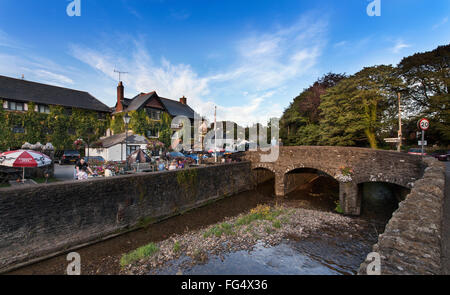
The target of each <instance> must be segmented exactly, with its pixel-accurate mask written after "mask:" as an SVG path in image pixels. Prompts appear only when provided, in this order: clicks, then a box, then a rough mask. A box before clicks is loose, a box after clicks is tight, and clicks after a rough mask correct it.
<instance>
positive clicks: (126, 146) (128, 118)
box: [123, 113, 131, 170]
mask: <svg viewBox="0 0 450 295" xmlns="http://www.w3.org/2000/svg"><path fill="white" fill-rule="evenodd" d="M130 120H131V117H130V116H129V115H128V113H125V116H124V117H123V122H125V161H126V169H127V170H128V124H129V123H130Z"/></svg>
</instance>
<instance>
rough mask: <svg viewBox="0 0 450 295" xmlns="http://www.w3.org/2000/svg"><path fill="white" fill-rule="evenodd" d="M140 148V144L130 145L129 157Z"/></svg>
mask: <svg viewBox="0 0 450 295" xmlns="http://www.w3.org/2000/svg"><path fill="white" fill-rule="evenodd" d="M138 149H139V146H138V145H129V146H128V147H127V157H128V156H129V155H131V154H132V153H134V152H135V151H137V150H138Z"/></svg>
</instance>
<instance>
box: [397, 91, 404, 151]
mask: <svg viewBox="0 0 450 295" xmlns="http://www.w3.org/2000/svg"><path fill="white" fill-rule="evenodd" d="M397 95H398V144H397V152H401V151H402V137H403V135H402V107H401V94H400V92H398V93H397Z"/></svg>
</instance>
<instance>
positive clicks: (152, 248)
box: [120, 243, 159, 267]
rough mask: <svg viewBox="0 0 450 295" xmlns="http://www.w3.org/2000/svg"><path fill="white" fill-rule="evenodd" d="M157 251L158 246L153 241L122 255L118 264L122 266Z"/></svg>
mask: <svg viewBox="0 0 450 295" xmlns="http://www.w3.org/2000/svg"><path fill="white" fill-rule="evenodd" d="M158 251H159V248H158V246H156V244H155V243H150V244H148V245H146V246H143V247H140V248H138V249H136V250H134V251H132V252H130V253H127V254H125V255H123V256H122V258H121V259H120V265H121V266H122V267H123V266H125V265H129V264H131V263H133V262H135V261H138V260H141V259H143V258H146V257H150V256H153V255H154V254H156V253H157V252H158Z"/></svg>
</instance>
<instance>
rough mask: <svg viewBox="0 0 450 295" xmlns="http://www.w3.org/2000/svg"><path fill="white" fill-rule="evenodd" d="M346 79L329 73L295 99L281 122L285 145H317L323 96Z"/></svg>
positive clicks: (343, 75) (281, 135)
mask: <svg viewBox="0 0 450 295" xmlns="http://www.w3.org/2000/svg"><path fill="white" fill-rule="evenodd" d="M345 77H346V76H345V74H334V73H328V74H326V75H324V76H323V77H321V78H319V79H318V80H317V81H316V82H314V84H313V85H312V86H310V87H309V88H307V89H305V90H303V92H302V93H300V94H299V95H298V96H297V97H296V98H294V101H293V102H292V103H291V104H290V106H289V107H288V108H287V109H286V110H285V112H284V114H283V116H282V118H281V120H280V137H281V138H282V140H283V142H284V143H285V144H287V145H290V144H291V145H312V144H317V142H318V138H319V137H318V136H317V135H318V130H319V126H318V124H319V118H320V110H319V105H320V102H321V95H323V94H325V92H326V90H327V89H328V88H330V87H333V86H335V85H336V84H337V83H338V82H339V81H341V80H342V79H344V78H345Z"/></svg>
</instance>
